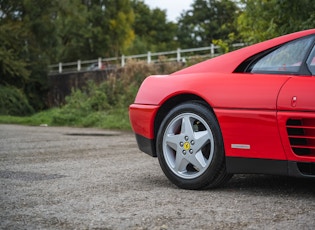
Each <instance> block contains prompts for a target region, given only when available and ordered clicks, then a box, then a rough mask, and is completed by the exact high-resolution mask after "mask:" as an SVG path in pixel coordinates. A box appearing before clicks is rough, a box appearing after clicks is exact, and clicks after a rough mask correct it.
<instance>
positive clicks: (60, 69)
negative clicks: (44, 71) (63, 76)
mask: <svg viewBox="0 0 315 230" xmlns="http://www.w3.org/2000/svg"><path fill="white" fill-rule="evenodd" d="M59 73H62V63H61V62H59Z"/></svg>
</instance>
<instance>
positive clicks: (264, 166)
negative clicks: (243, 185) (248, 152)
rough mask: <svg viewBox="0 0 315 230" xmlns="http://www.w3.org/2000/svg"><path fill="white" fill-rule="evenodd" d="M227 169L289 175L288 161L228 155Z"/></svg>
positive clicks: (251, 172)
mask: <svg viewBox="0 0 315 230" xmlns="http://www.w3.org/2000/svg"><path fill="white" fill-rule="evenodd" d="M226 169H227V172H228V173H232V174H272V175H288V162H287V161H282V160H268V159H256V158H241V157H227V158H226Z"/></svg>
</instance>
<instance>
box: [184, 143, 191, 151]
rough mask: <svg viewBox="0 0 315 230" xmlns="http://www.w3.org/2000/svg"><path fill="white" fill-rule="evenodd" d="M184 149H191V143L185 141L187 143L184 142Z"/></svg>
mask: <svg viewBox="0 0 315 230" xmlns="http://www.w3.org/2000/svg"><path fill="white" fill-rule="evenodd" d="M184 149H185V150H188V149H190V144H189V142H185V143H184Z"/></svg>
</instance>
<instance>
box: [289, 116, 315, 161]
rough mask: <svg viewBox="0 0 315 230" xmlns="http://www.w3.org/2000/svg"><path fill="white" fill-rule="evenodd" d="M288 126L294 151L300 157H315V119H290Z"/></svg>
mask: <svg viewBox="0 0 315 230" xmlns="http://www.w3.org/2000/svg"><path fill="white" fill-rule="evenodd" d="M286 126H287V133H288V138H289V142H290V145H291V148H292V151H293V152H294V153H295V154H296V155H299V156H310V157H315V119H310V118H301V119H289V120H288V121H287V124H286Z"/></svg>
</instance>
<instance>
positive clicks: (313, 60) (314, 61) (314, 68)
mask: <svg viewBox="0 0 315 230" xmlns="http://www.w3.org/2000/svg"><path fill="white" fill-rule="evenodd" d="M306 64H307V67H308V69H309V70H310V71H311V73H312V75H315V46H314V47H313V50H312V52H311V54H310V56H309V57H308V59H307V61H306Z"/></svg>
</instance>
